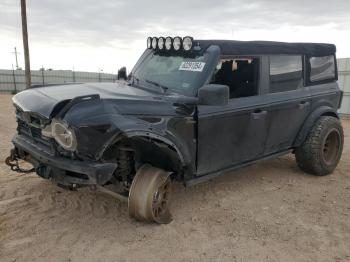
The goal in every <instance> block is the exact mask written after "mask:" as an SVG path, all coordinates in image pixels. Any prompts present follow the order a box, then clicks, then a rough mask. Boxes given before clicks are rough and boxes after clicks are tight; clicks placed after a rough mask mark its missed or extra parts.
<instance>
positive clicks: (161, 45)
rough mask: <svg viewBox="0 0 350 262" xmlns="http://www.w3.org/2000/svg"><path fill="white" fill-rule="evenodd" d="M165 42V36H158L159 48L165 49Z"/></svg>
mask: <svg viewBox="0 0 350 262" xmlns="http://www.w3.org/2000/svg"><path fill="white" fill-rule="evenodd" d="M164 43H165V39H164V37H159V38H158V48H159V49H160V50H163V49H164Z"/></svg>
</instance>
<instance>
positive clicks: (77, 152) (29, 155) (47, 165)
mask: <svg viewBox="0 0 350 262" xmlns="http://www.w3.org/2000/svg"><path fill="white" fill-rule="evenodd" d="M28 91H29V92H30V91H31V90H28ZM25 92H26V91H25ZM25 92H24V95H25V96H27V97H26V100H25V101H23V98H22V97H20V96H21V94H22V93H20V94H19V95H17V96H16V97H15V98H14V104H15V106H16V118H17V122H18V127H17V134H16V135H15V136H14V138H13V140H12V142H13V144H14V146H15V147H14V149H13V150H12V151H11V156H10V157H9V158H8V159H7V161H6V163H7V164H8V165H9V166H10V167H11V169H12V170H14V171H17V172H22V173H28V172H32V171H35V172H36V173H37V174H38V175H39V176H41V177H42V178H45V179H49V180H51V181H53V182H54V183H57V184H59V185H63V186H66V187H69V188H75V187H77V186H80V185H100V186H105V185H107V184H117V185H118V187H119V188H122V189H123V191H125V190H126V191H127V190H128V189H129V188H130V185H131V182H132V180H133V177H134V175H135V173H136V170H137V169H138V168H139V167H140V166H141V165H142V164H144V163H148V164H151V165H154V166H158V167H160V168H163V169H164V170H169V171H172V172H173V174H174V176H177V177H176V178H179V179H182V178H183V177H184V176H185V175H186V171H188V172H187V173H188V174H191V173H192V170H191V168H188V169H186V168H185V167H188V166H189V163H191V160H190V159H191V158H192V155H194V154H195V146H193V145H192V144H193V143H194V141H193V139H192V137H193V135H194V130H195V128H194V122H193V121H192V119H193V117H192V115H191V114H192V113H193V111H192V110H189V109H188V108H185V107H181V106H176V107H174V106H173V102H169V101H161V100H159V99H149V98H147V99H145V98H142V99H138V100H137V99H125V98H124V99H120V98H113V99H111V98H107V99H106V98H101V97H100V95H85V96H80V97H75V98H72V99H70V100H62V101H58V102H57V101H55V105H54V106H52V105H51V104H50V103H49V102H47V101H45V103H43V104H44V105H45V106H46V107H47V108H49V110H46V111H44V109H43V108H39V107H38V104H40V101H37V102H38V103H36V104H35V106H33V105H30V104H28V102H27V101H31V100H33V97H34V95H32V97H28V94H27V93H25ZM33 93H34V90H33ZM38 97H39V96H38V95H36V94H35V97H34V98H35V99H37V98H38ZM39 98H40V99H43V96H40V97H39ZM40 99H39V100H40ZM140 100H141V101H140ZM48 105H49V106H48ZM148 110H150V111H149V112H147V111H148ZM154 110H156V111H157V112H155V111H154ZM140 111H142V115H139V114H138V112H140ZM43 112H45V115H44V114H43ZM162 114H163V116H162ZM179 134H180V136H179ZM178 137H185V138H186V139H184V140H180V139H178ZM187 143H189V144H190V145H189V144H187ZM187 148H192V150H188V149H187ZM19 160H24V161H26V162H29V163H31V164H32V165H33V168H31V169H25V168H24V167H22V166H20V165H19V163H22V162H21V161H19Z"/></svg>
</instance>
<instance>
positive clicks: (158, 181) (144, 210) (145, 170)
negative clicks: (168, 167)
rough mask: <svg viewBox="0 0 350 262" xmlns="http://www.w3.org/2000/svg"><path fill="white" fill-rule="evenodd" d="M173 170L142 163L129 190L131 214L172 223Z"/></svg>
mask: <svg viewBox="0 0 350 262" xmlns="http://www.w3.org/2000/svg"><path fill="white" fill-rule="evenodd" d="M170 174H171V172H167V171H165V170H163V169H160V168H156V167H153V166H151V165H149V164H144V165H142V166H141V167H140V168H139V169H138V171H137V172H136V175H135V177H134V180H133V181H132V184H131V187H130V191H129V199H128V205H129V215H130V216H131V217H133V218H136V219H137V220H140V221H146V222H157V223H161V224H167V223H170V222H171V220H172V218H171V214H170V210H169V204H170V199H171V178H170Z"/></svg>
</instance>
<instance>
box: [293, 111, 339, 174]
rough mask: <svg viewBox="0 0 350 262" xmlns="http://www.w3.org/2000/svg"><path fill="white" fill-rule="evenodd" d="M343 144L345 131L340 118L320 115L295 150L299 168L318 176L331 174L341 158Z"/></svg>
mask: <svg viewBox="0 0 350 262" xmlns="http://www.w3.org/2000/svg"><path fill="white" fill-rule="evenodd" d="M327 143H328V145H327ZM329 144H331V145H329ZM343 144H344V133H343V127H342V125H341V123H340V121H339V119H337V118H336V117H331V116H322V117H320V118H319V119H318V120H317V121H316V123H315V124H314V126H313V127H312V128H311V130H310V131H309V133H308V135H307V137H306V139H305V141H304V143H303V144H302V145H301V146H300V147H298V148H296V150H295V157H296V161H297V163H298V166H299V168H300V169H301V170H303V171H304V172H306V173H308V174H312V175H317V176H325V175H329V174H331V173H332V172H333V171H334V169H335V168H336V166H337V164H338V162H339V160H340V157H341V154H342V151H343ZM329 148H330V149H329ZM327 150H330V151H327Z"/></svg>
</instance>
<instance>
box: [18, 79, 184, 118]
mask: <svg viewBox="0 0 350 262" xmlns="http://www.w3.org/2000/svg"><path fill="white" fill-rule="evenodd" d="M85 95H98V96H99V97H100V99H101V100H108V101H111V100H112V101H113V100H114V101H115V102H116V103H118V101H119V102H121V104H124V105H125V103H130V104H133V105H135V104H139V105H142V104H143V103H144V104H145V106H147V105H150V104H152V107H153V108H154V106H155V104H158V103H160V104H163V105H164V103H166V104H169V105H170V104H173V103H174V102H178V100H179V99H180V100H181V97H182V96H176V95H175V96H174V95H172V96H164V95H163V94H157V93H154V92H151V91H147V90H143V89H140V88H135V87H133V86H129V85H127V83H126V82H118V83H85V84H66V85H54V86H46V87H39V88H31V89H27V90H24V91H22V92H20V93H18V94H17V95H15V96H14V97H13V102H14V103H15V104H16V106H18V107H19V108H20V109H21V110H23V111H24V112H32V113H36V114H39V115H40V116H42V117H45V118H47V119H48V118H50V117H52V116H53V112H56V113H57V110H56V111H55V109H57V107H60V106H62V105H63V104H66V103H67V102H69V101H70V100H72V99H73V98H76V97H81V96H85ZM139 108H141V107H139ZM130 109H131V108H130ZM142 110H143V111H145V110H146V111H147V109H146V108H143V109H142ZM131 111H132V112H131V113H136V114H137V113H138V112H135V110H134V109H133V110H131ZM126 113H128V112H126ZM139 113H142V112H139Z"/></svg>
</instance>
